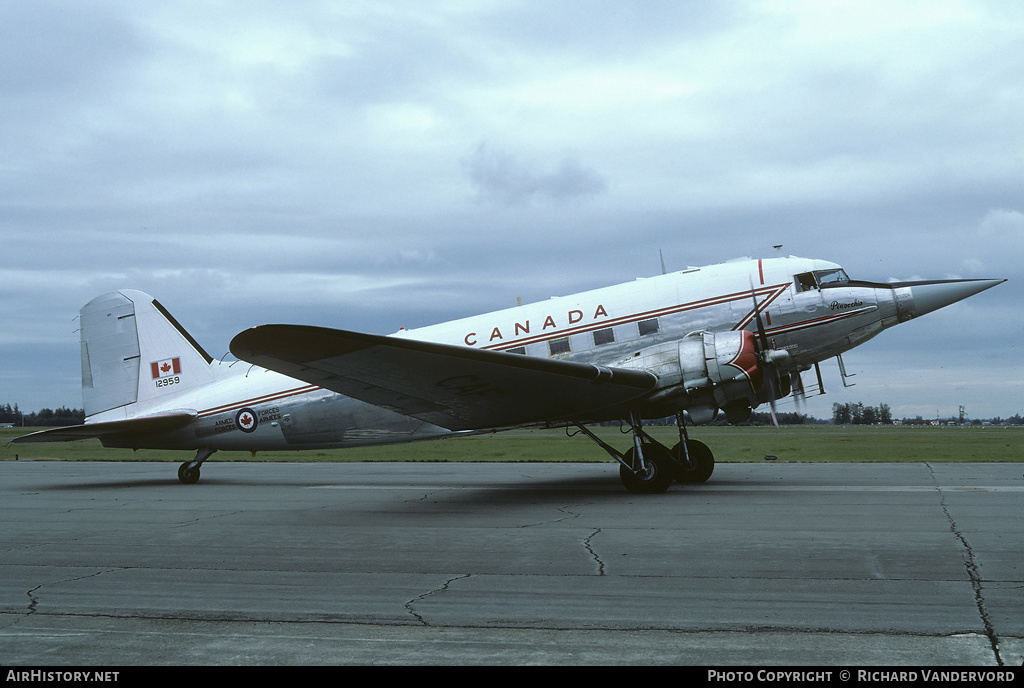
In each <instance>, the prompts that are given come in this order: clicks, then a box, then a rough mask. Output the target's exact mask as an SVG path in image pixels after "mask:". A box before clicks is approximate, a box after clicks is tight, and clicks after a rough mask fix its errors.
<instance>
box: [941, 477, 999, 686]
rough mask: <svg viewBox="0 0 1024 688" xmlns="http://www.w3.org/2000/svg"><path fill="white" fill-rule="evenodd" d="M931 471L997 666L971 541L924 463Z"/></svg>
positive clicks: (994, 640) (995, 641)
mask: <svg viewBox="0 0 1024 688" xmlns="http://www.w3.org/2000/svg"><path fill="white" fill-rule="evenodd" d="M925 465H926V466H927V467H928V470H929V472H931V475H932V480H933V481H934V482H935V489H936V490H937V491H938V493H939V505H940V506H941V507H942V513H944V514H945V515H946V519H947V520H948V521H949V530H950V532H952V533H953V536H954V537H956V539H957V540H958V541H959V542H960V546H961V547H962V548H963V551H964V567H965V568H966V569H967V576H968V578H970V580H971V588H972V589H973V590H974V603H975V605H977V607H978V614H979V615H980V616H981V622H982V624H984V626H985V635H986V636H987V637H988V641H989V644H990V645H991V646H992V653H993V654H994V655H995V658H996V663H997V664H998V665H999V666H1004V665H1003V658H1002V656H1000V653H999V636H998V635H997V634H996V629H995V627H994V626H993V625H992V619H991V617H990V616H989V613H988V606H987V605H986V604H985V593H984V586H983V585H982V579H981V571H980V570H979V569H978V563H977V561H976V560H975V558H974V550H973V549H972V548H971V543H969V542H968V541H967V537H966V536H965V535H964V534H963V533H962V532H960V528H959V526H957V524H956V520H955V519H954V518H953V514H951V513H950V512H949V507H948V505H947V504H946V495H945V493H944V492H943V491H942V486H941V485H939V481H938V478H936V477H935V471H934V470H932V466H931V464H929V463H926V464H925Z"/></svg>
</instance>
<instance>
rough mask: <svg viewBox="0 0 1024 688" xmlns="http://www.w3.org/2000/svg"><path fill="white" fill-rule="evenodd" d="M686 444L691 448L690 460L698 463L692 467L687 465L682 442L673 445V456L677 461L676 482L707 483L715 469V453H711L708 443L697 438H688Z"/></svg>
mask: <svg viewBox="0 0 1024 688" xmlns="http://www.w3.org/2000/svg"><path fill="white" fill-rule="evenodd" d="M686 446H687V447H688V448H689V450H690V460H691V461H692V462H693V463H694V464H696V465H695V466H694V467H693V468H692V469H691V468H689V467H688V466H687V465H686V459H685V458H684V457H683V444H682V442H680V443H679V444H677V445H676V446H674V447H672V450H671V451H672V458H673V459H675V461H676V463H675V466H674V468H675V478H676V482H680V483H685V484H689V485H693V484H697V483H706V482H707V481H708V478H710V477H711V474H712V473H713V472H714V470H715V455H714V454H713V453H711V449H709V448H708V445H706V444H704V443H703V442H698V441H697V440H688V441H687V443H686Z"/></svg>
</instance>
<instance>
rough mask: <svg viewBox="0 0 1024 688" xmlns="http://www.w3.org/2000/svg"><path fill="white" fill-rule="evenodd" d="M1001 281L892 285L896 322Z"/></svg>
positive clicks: (967, 280) (904, 283)
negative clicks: (896, 315)
mask: <svg viewBox="0 0 1024 688" xmlns="http://www.w3.org/2000/svg"><path fill="white" fill-rule="evenodd" d="M1005 281H1006V280H1005V279H955V280H932V281H927V282H896V283H894V284H892V287H893V291H894V295H895V297H896V308H897V310H898V311H899V319H900V320H901V321H902V320H909V319H910V318H916V317H918V316H921V315H924V314H925V313H931V312H932V311H936V310H938V309H940V308H943V307H945V306H948V305H950V304H951V303H956V302H957V301H962V300H963V299H966V298H967V297H968V296H974V295H975V294H978V293H980V292H983V291H985V290H986V289H991V288H992V287H994V286H996V285H997V284H1002V283H1003V282H1005Z"/></svg>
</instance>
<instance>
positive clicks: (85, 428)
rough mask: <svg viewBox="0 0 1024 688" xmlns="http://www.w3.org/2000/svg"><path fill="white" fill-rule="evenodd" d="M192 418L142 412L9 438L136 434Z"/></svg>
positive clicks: (171, 426)
mask: <svg viewBox="0 0 1024 688" xmlns="http://www.w3.org/2000/svg"><path fill="white" fill-rule="evenodd" d="M195 419H196V414H195V413H194V412H190V411H176V412H172V413H162V414H159V415H153V416H144V417H142V418H130V419H128V420H112V421H106V422H103V423H86V424H84V425H68V426H65V427H63V428H51V429H49V430H40V431H39V432H33V433H31V434H28V435H22V436H21V437H15V438H14V439H13V440H11V441H12V442H72V441H74V440H88V439H93V438H102V437H104V436H106V435H139V434H146V433H155V432H164V431H168V430H175V429H177V428H180V427H182V426H184V425H188V424H189V423H191V422H192V421H193V420H195Z"/></svg>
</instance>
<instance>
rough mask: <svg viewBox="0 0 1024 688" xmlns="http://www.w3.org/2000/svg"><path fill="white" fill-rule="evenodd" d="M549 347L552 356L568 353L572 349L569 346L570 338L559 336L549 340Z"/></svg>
mask: <svg viewBox="0 0 1024 688" xmlns="http://www.w3.org/2000/svg"><path fill="white" fill-rule="evenodd" d="M548 349H549V350H550V351H551V355H552V356H561V355H562V354H567V353H569V351H570V350H571V349H570V348H569V338H568V337H559V338H558V339H552V340H551V341H550V342H548Z"/></svg>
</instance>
